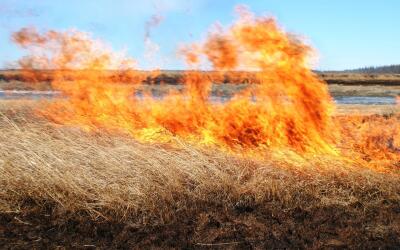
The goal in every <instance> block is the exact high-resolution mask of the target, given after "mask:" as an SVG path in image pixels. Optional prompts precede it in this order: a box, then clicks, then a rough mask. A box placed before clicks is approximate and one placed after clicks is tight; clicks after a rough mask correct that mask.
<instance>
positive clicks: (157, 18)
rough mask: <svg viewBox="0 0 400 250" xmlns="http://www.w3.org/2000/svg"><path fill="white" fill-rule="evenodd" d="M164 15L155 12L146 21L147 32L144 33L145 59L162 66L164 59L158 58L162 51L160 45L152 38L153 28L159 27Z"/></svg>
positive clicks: (153, 64)
mask: <svg viewBox="0 0 400 250" xmlns="http://www.w3.org/2000/svg"><path fill="white" fill-rule="evenodd" d="M163 20H164V17H163V16H162V15H161V14H159V13H158V14H154V15H152V16H151V17H150V19H149V20H147V21H146V23H145V33H144V59H145V60H146V61H147V62H148V63H149V65H152V66H153V67H154V66H156V67H158V68H160V67H161V66H162V65H161V64H162V62H161V61H162V60H161V59H160V58H157V56H158V55H159V51H160V46H159V45H158V44H157V43H156V42H154V41H153V40H152V39H151V31H152V29H154V28H156V27H158V26H159V25H160V24H161V22H162V21H163Z"/></svg>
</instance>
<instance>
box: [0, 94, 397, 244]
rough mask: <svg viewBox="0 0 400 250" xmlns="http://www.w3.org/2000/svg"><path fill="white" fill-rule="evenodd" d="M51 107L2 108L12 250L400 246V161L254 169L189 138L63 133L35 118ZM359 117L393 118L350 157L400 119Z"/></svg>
mask: <svg viewBox="0 0 400 250" xmlns="http://www.w3.org/2000/svg"><path fill="white" fill-rule="evenodd" d="M40 105H42V104H41V103H40V102H37V101H0V148H1V149H2V150H1V151H0V244H1V245H2V246H3V247H4V248H19V249H27V248H60V247H64V248H104V249H110V248H133V247H135V248H149V247H161V248H171V247H175V248H210V247H214V248H232V249H243V248H251V247H258V248H311V249H321V248H357V249H362V248H382V249H385V248H392V249H395V248H398V247H399V246H400V178H399V174H400V169H399V168H398V167H399V165H398V164H399V158H396V156H395V154H393V155H394V156H393V155H392V158H391V157H389V158H385V160H382V161H381V160H379V159H375V160H377V164H374V165H373V164H372V162H373V160H368V161H370V163H368V161H364V160H363V161H362V162H359V163H357V162H352V161H350V160H345V159H347V158H345V159H343V158H342V157H338V156H329V155H321V156H310V157H309V156H299V155H297V154H295V153H294V152H290V151H279V152H273V151H271V152H266V155H265V157H262V158H261V159H254V158H248V157H246V156H240V155H236V154H230V153H226V152H222V151H221V150H219V149H215V148H203V147H198V146H195V145H190V144H188V143H185V142H183V141H180V140H179V139H178V138H176V143H174V144H145V143H138V142H137V141H135V140H134V139H132V138H130V137H129V136H127V135H125V134H123V133H120V134H119V133H112V134H111V133H108V132H105V131H97V132H85V131H83V130H80V129H77V128H74V127H68V126H59V125H55V124H52V123H50V122H48V121H47V120H44V119H43V118H41V117H40V116H37V115H36V114H35V112H34V111H33V110H34V109H35V108H37V107H40ZM345 107H349V106H342V107H341V106H340V107H339V108H338V111H340V112H342V113H343V112H349V110H346V108H345ZM352 108H354V109H355V110H357V111H356V112H361V113H362V112H367V113H368V112H370V113H384V114H385V116H381V115H378V116H377V115H372V116H363V118H362V120H363V121H362V123H360V124H359V125H358V126H356V127H355V128H354V130H351V131H352V134H353V135H354V136H355V137H354V140H355V141H354V142H353V141H352V140H351V139H350V137H345V138H344V139H345V140H344V141H343V142H342V143H341V144H339V147H340V148H343V152H345V151H346V150H345V148H346V147H347V146H349V145H352V144H354V143H357V142H358V141H359V140H360V139H357V138H358V137H357V135H364V134H363V133H366V134H371V133H372V131H371V130H366V131H364V130H362V129H361V127H364V128H366V127H365V126H367V128H368V126H370V127H376V126H377V125H378V124H385V125H386V126H387V127H382V129H381V130H379V131H377V132H376V133H378V134H374V137H371V138H372V139H373V138H375V139H374V140H376V138H384V135H383V134H379V133H382V132H384V131H389V130H388V129H389V128H390V126H391V124H395V123H398V122H399V120H400V116H399V115H396V114H394V113H395V110H398V109H396V107H394V106H391V107H389V106H386V107H383V106H379V110H378V109H377V107H371V106H369V107H365V106H363V107H361V106H359V107H357V106H354V107H352ZM343 110H345V111H343ZM352 114H354V113H352ZM347 115H349V114H347ZM337 119H338V121H339V122H340V124H343V127H349V126H351V124H352V123H351V122H348V120H347V118H346V116H338V118H337ZM358 129H359V130H358ZM366 140H367V139H366ZM368 140H369V139H368ZM374 142H375V143H378V141H374ZM376 145H378V144H376ZM383 147H391V146H390V145H386V144H383ZM378 150H379V149H378ZM393 150H394V151H393ZM395 150H396V149H392V151H393V152H395ZM372 166H374V167H372Z"/></svg>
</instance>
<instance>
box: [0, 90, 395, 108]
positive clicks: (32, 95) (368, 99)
mask: <svg viewBox="0 0 400 250" xmlns="http://www.w3.org/2000/svg"><path fill="white" fill-rule="evenodd" d="M139 97H140V95H139ZM53 98H61V93H60V92H57V91H19V90H15V91H0V100H19V99H30V100H38V99H53ZM334 99H335V102H336V103H337V104H363V105H393V104H396V99H395V98H394V97H392V96H336V97H334ZM228 100H229V97H221V96H211V97H210V101H212V102H226V101H228Z"/></svg>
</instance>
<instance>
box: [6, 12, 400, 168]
mask: <svg viewBox="0 0 400 250" xmlns="http://www.w3.org/2000/svg"><path fill="white" fill-rule="evenodd" d="M238 13H239V17H238V19H237V20H236V21H235V22H234V23H233V24H232V25H231V26H230V27H227V28H224V27H221V26H216V28H214V30H212V31H210V32H209V33H208V36H207V38H206V39H205V41H202V42H198V43H194V44H189V45H187V46H184V47H182V48H181V49H180V50H179V53H180V54H181V55H182V56H183V57H184V58H185V60H186V62H187V64H188V65H189V67H190V68H191V69H190V70H188V71H186V72H185V75H184V79H183V81H182V82H183V85H184V88H183V90H182V91H178V90H171V91H169V92H168V93H167V94H165V95H163V96H162V97H160V96H153V95H152V94H151V93H146V92H144V93H143V92H140V89H141V87H143V86H142V85H143V82H145V81H146V76H145V75H144V74H142V73H140V71H137V70H135V61H134V60H133V59H130V58H128V57H127V56H125V55H124V54H123V53H116V52H114V51H113V50H112V49H111V48H110V47H109V46H107V45H106V44H105V43H104V42H102V41H100V40H94V39H92V38H91V37H90V35H89V34H88V33H84V32H80V31H76V30H68V31H64V32H59V31H47V32H38V31H37V30H36V29H34V28H23V29H21V30H20V31H18V32H16V33H14V35H13V40H14V42H15V43H17V44H18V45H19V46H21V47H22V48H24V49H26V50H28V52H29V53H28V55H27V56H26V57H24V58H22V59H21V60H20V61H19V64H20V66H21V67H22V68H23V69H26V70H27V72H31V71H29V70H32V69H51V70H53V77H52V86H53V88H54V89H56V90H59V91H61V92H62V93H63V94H64V95H65V96H66V98H64V99H60V100H55V101H54V102H51V103H50V104H49V105H48V106H47V107H46V109H44V110H40V113H41V114H42V115H44V116H45V117H47V118H48V119H50V120H52V121H53V122H56V123H59V124H65V125H73V126H79V127H81V128H84V129H87V130H95V129H99V128H101V129H106V130H110V131H119V132H120V131H122V132H127V133H129V134H130V135H131V136H133V137H134V138H136V139H138V140H142V141H147V142H152V141H170V140H171V138H173V137H175V136H176V137H179V138H182V139H185V140H187V141H190V142H193V143H196V144H201V145H213V146H218V147H220V148H222V149H224V150H228V151H233V152H241V153H246V152H254V150H256V151H257V150H258V151H260V152H263V151H265V150H280V149H289V150H293V151H295V152H298V153H300V154H306V153H313V154H314V153H322V154H327V153H328V154H333V155H337V154H339V153H340V154H342V155H347V156H349V158H353V157H354V155H357V157H358V158H360V159H365V158H366V157H371V155H373V157H375V158H374V159H378V160H379V159H386V160H387V159H389V160H390V161H391V162H395V161H396V160H397V161H399V160H400V159H399V158H400V157H399V156H398V155H399V154H398V152H399V148H400V138H399V133H400V132H399V131H400V129H399V126H398V124H399V123H398V120H396V119H398V118H392V121H391V124H396V125H394V126H390V125H388V123H386V122H385V121H384V120H382V119H384V118H371V122H370V123H369V122H366V123H363V122H362V119H364V118H360V117H341V118H334V117H333V113H334V111H335V105H334V103H333V101H332V98H331V97H330V95H329V92H328V89H327V86H326V84H325V83H324V82H322V81H321V80H319V79H318V77H317V76H316V75H315V74H314V73H313V72H312V71H311V70H310V68H309V62H310V59H312V55H313V50H312V48H311V47H310V46H309V45H307V44H306V43H304V42H303V41H302V39H301V38H300V37H298V36H296V35H294V34H290V33H287V32H285V31H284V30H283V29H282V28H281V27H280V26H279V25H278V24H277V22H276V21H275V19H273V18H270V17H256V16H254V15H253V14H252V13H251V12H249V11H248V10H246V9H244V8H239V9H238ZM157 20H158V19H157ZM204 65H211V67H212V69H213V70H214V71H213V72H212V73H210V74H212V75H213V77H211V78H210V77H209V76H210V75H209V74H205V73H203V72H201V70H200V69H201V67H204ZM241 72H251V73H241ZM250 74H251V76H252V77H251V79H252V80H251V81H252V82H253V83H254V84H253V85H251V86H250V87H248V88H246V89H244V90H241V91H239V92H237V93H235V94H234V95H233V96H232V97H231V98H229V99H228V100H224V101H213V100H212V97H213V96H212V86H213V84H215V82H213V80H215V79H218V80H217V81H218V82H222V81H223V79H224V78H225V77H227V76H228V77H229V78H231V79H236V80H235V81H237V82H241V81H243V79H244V76H245V77H246V79H249V75H250ZM237 79H239V80H237ZM371 124H374V125H371ZM375 125H376V126H377V127H380V128H382V127H385V126H386V127H387V130H386V132H385V134H382V132H381V131H379V130H377V129H376V130H374V132H373V133H371V129H372V128H373V127H372V126H375ZM348 151H350V152H351V153H348ZM383 151H384V153H382V152H383ZM346 152H347V153H346ZM376 155H378V156H376Z"/></svg>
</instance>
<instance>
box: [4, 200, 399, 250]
mask: <svg viewBox="0 0 400 250" xmlns="http://www.w3.org/2000/svg"><path fill="white" fill-rule="evenodd" d="M386 203H388V202H386ZM21 211H24V212H23V213H3V214H1V215H0V221H1V222H0V244H1V245H2V248H4V249H33V248H35V249H39V248H40V249H42V248H67V249H70V248H74V249H91V248H96V249H130V248H149V247H160V248H184V249H203V248H204V249H208V248H223V249H225V248H230V249H253V248H261V249H263V248H268V249H287V248H290V249H293V248H294V249H304V248H307V249H321V248H326V249H342V248H352V249H378V248H379V249H399V248H400V204H398V203H395V202H394V203H392V204H390V203H388V204H386V205H383V206H382V208H381V209H375V210H370V211H365V209H364V208H363V207H361V206H357V204H353V205H352V206H351V207H349V206H338V205H334V206H320V207H318V206H317V207H314V208H312V209H302V208H299V207H298V208H294V209H285V208H284V207H283V206H277V205H276V204H265V206H261V205H257V206H252V204H251V202H250V203H248V204H237V205H236V206H235V207H234V208H232V209H227V208H223V207H208V208H207V209H196V210H195V211H182V212H178V214H177V218H178V219H177V220H176V221H174V222H172V223H170V224H152V225H143V224H140V223H138V222H133V221H129V220H125V221H124V222H121V221H120V222H118V221H113V220H105V219H93V217H90V216H88V215H87V214H84V213H82V214H79V213H74V214H68V213H66V212H60V209H55V208H54V207H51V206H45V207H43V206H37V205H32V204H30V205H24V207H22V208H21ZM189 215H191V216H189Z"/></svg>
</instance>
